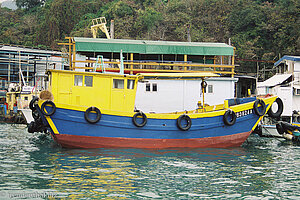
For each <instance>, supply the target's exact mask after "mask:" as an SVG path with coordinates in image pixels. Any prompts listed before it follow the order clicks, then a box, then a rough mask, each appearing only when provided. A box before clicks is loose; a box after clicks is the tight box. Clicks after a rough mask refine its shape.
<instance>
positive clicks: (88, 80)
mask: <svg viewBox="0 0 300 200" xmlns="http://www.w3.org/2000/svg"><path fill="white" fill-rule="evenodd" d="M84 86H87V87H93V77H92V76H85V79H84Z"/></svg>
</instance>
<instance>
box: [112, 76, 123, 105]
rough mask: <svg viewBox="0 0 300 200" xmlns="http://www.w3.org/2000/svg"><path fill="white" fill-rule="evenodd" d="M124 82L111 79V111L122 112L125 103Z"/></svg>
mask: <svg viewBox="0 0 300 200" xmlns="http://www.w3.org/2000/svg"><path fill="white" fill-rule="evenodd" d="M124 82H125V80H124V79H113V83H112V84H113V86H112V91H111V109H112V110H114V111H124V103H125V88H124V86H125V83H124Z"/></svg>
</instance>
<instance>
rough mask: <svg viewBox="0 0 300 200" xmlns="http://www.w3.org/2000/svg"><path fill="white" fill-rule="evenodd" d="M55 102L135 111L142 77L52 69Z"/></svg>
mask: <svg viewBox="0 0 300 200" xmlns="http://www.w3.org/2000/svg"><path fill="white" fill-rule="evenodd" d="M49 73H50V82H49V90H50V91H51V92H52V94H53V97H54V102H55V101H56V102H59V103H60V104H67V105H78V106H79V105H80V106H84V107H90V106H96V107H99V108H101V110H102V109H104V110H112V111H123V112H133V111H134V103H135V94H136V85H137V81H138V79H139V78H138V76H135V75H120V74H109V73H106V74H103V73H93V72H74V71H62V70H50V71H49Z"/></svg>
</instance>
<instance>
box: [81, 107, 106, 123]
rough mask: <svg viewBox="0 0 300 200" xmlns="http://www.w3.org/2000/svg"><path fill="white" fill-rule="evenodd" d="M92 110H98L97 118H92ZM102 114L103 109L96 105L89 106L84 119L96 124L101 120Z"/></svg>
mask: <svg viewBox="0 0 300 200" xmlns="http://www.w3.org/2000/svg"><path fill="white" fill-rule="evenodd" d="M90 112H96V114H97V117H96V119H91V118H90V117H89V114H90ZM101 116H102V114H101V111H100V110H99V109H98V108H97V107H94V106H92V107H89V108H88V109H86V111H85V112H84V119H85V120H86V121H87V122H89V123H91V124H95V123H97V122H98V121H100V119H101Z"/></svg>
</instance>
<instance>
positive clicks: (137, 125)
mask: <svg viewBox="0 0 300 200" xmlns="http://www.w3.org/2000/svg"><path fill="white" fill-rule="evenodd" d="M139 116H141V117H142V118H143V122H142V123H138V122H137V118H138V117H139ZM147 121H148V119H147V116H146V115H145V114H144V113H143V112H137V113H135V114H134V115H133V117H132V123H133V124H134V125H135V126H136V127H143V126H145V125H146V124H147Z"/></svg>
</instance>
